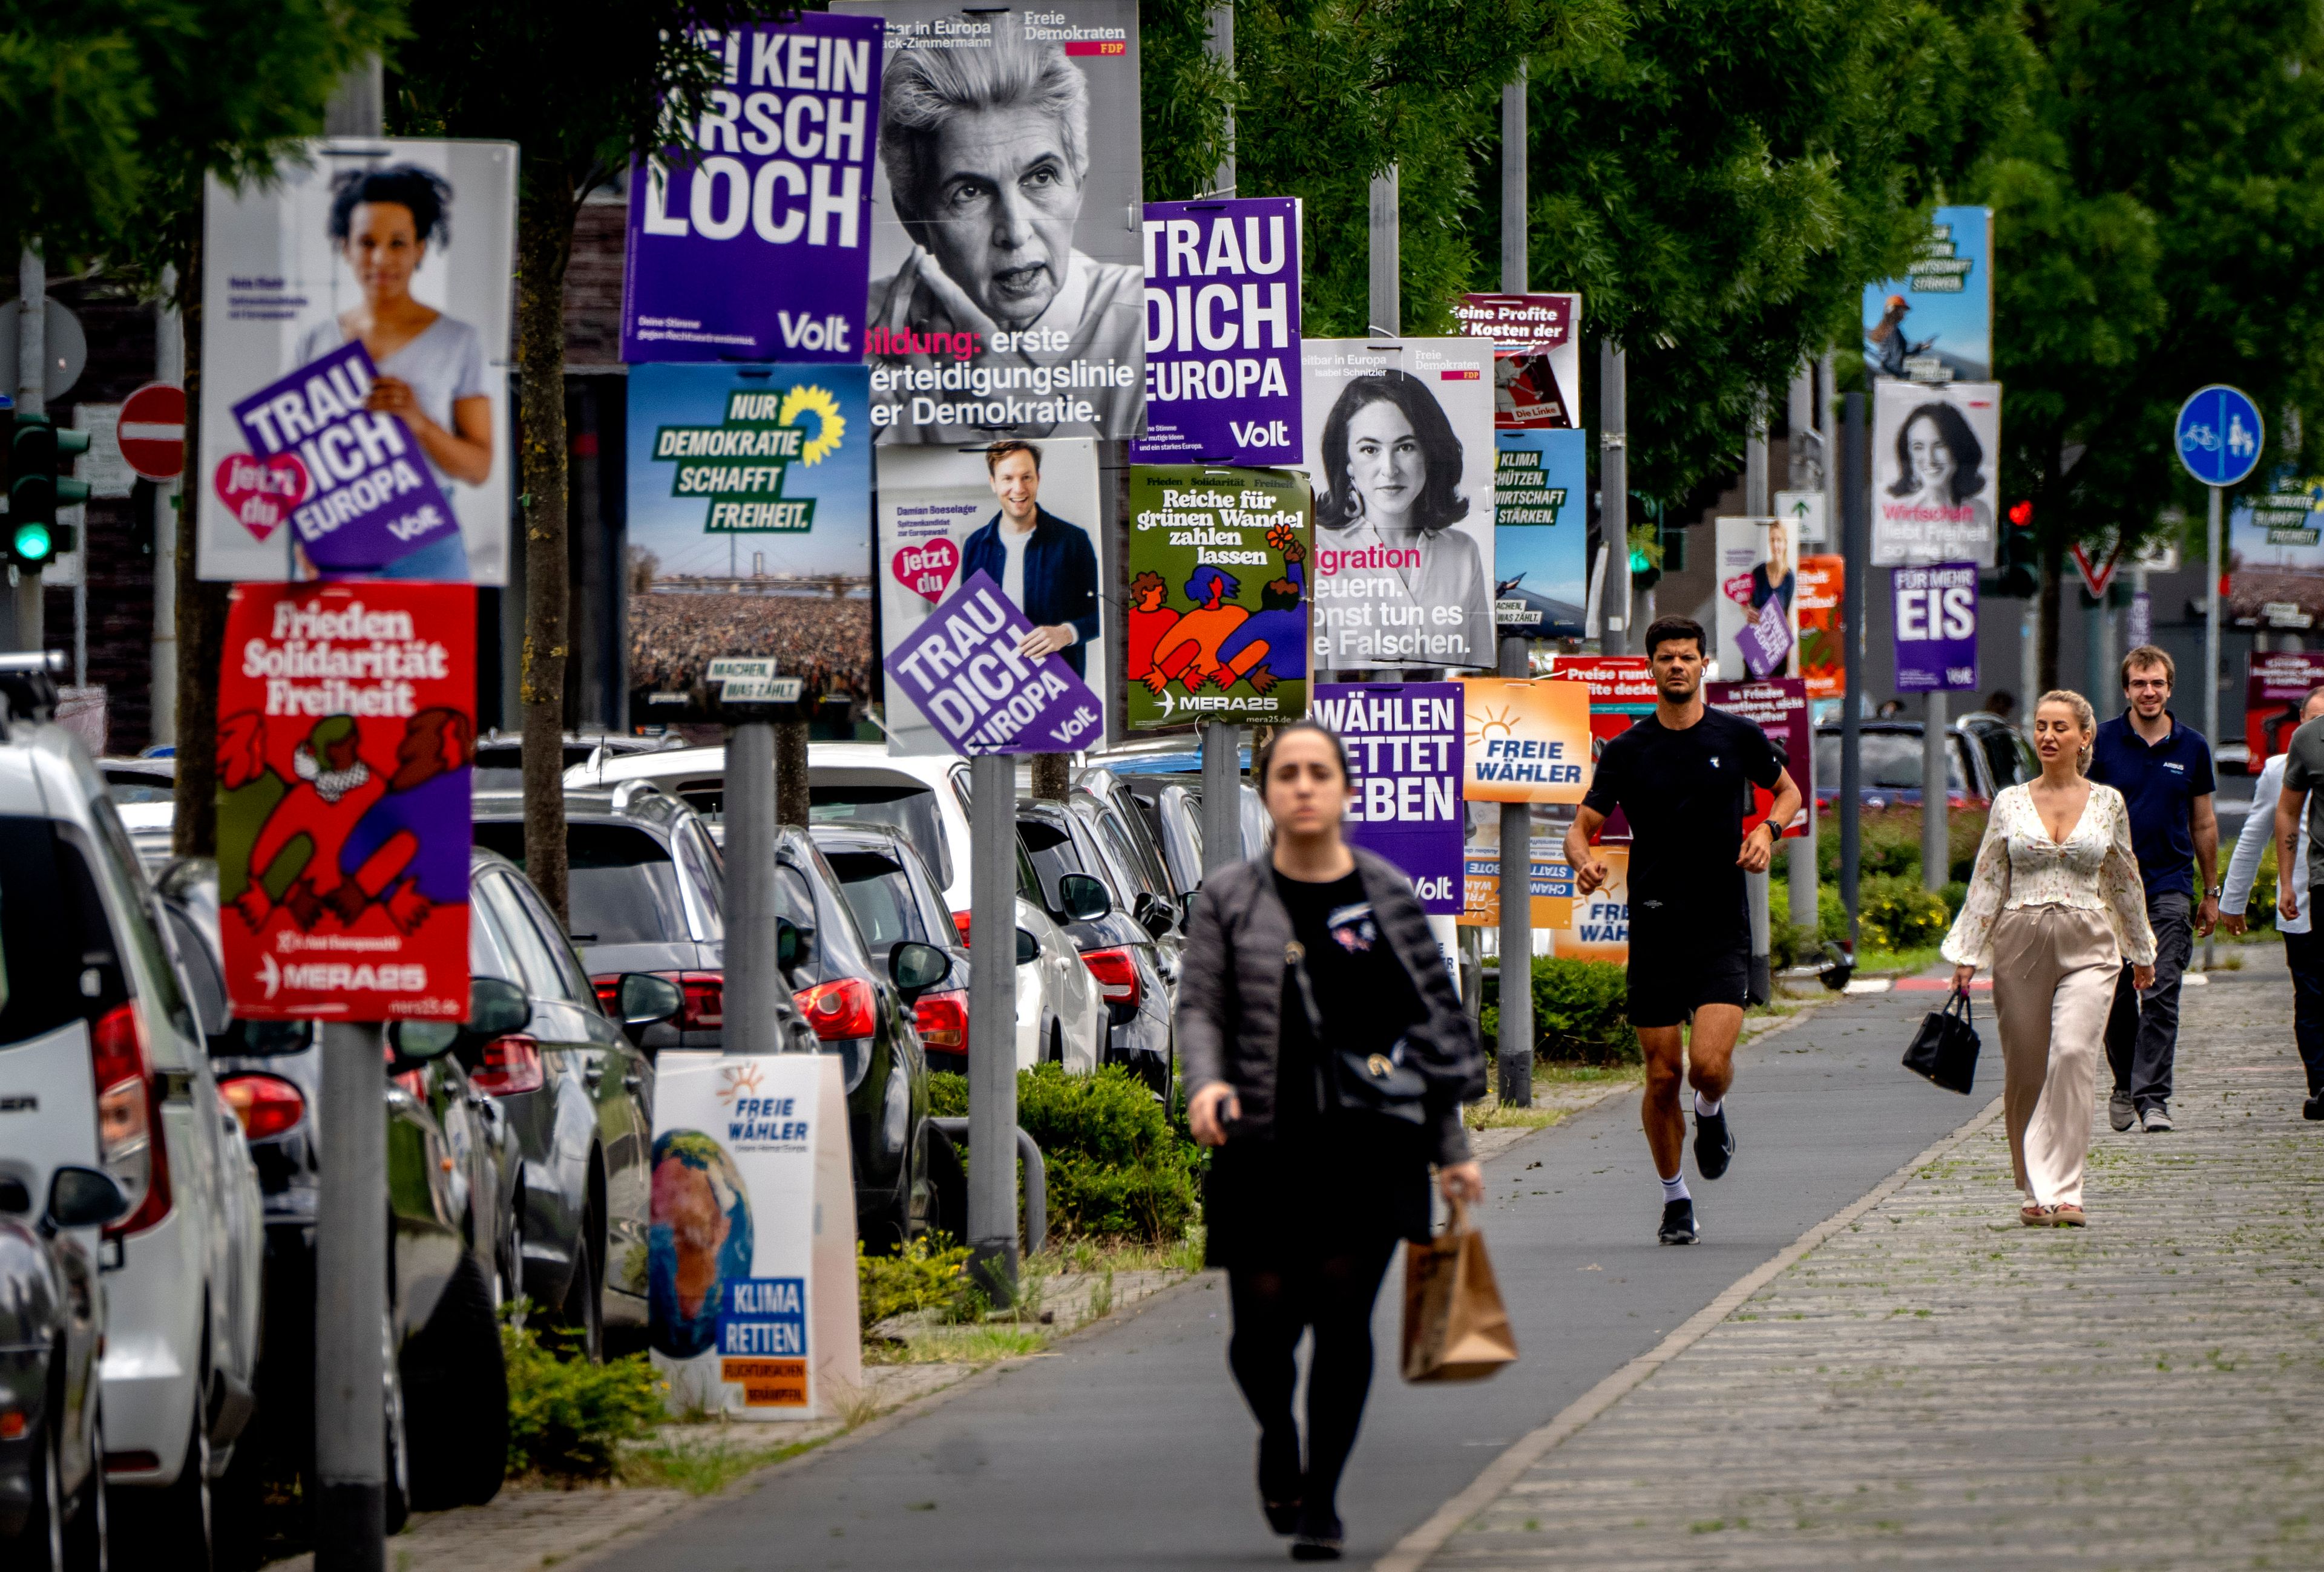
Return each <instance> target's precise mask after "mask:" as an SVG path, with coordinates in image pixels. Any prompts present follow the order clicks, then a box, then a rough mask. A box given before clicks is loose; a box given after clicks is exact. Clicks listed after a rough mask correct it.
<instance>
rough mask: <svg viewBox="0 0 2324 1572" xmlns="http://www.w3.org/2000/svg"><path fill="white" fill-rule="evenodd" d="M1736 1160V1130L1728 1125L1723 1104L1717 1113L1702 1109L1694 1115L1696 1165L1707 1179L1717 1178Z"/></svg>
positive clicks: (1696, 1170) (1698, 1170) (1697, 1169)
mask: <svg viewBox="0 0 2324 1572" xmlns="http://www.w3.org/2000/svg"><path fill="white" fill-rule="evenodd" d="M1734 1160H1735V1132H1734V1131H1732V1130H1730V1129H1729V1128H1728V1127H1727V1109H1726V1107H1725V1106H1724V1105H1723V1104H1722V1105H1721V1106H1720V1110H1719V1111H1718V1112H1717V1113H1715V1114H1706V1113H1703V1112H1702V1111H1701V1110H1700V1109H1698V1110H1696V1112H1695V1116H1694V1167H1695V1172H1698V1173H1700V1174H1701V1175H1702V1177H1703V1178H1705V1179H1717V1178H1718V1177H1719V1176H1720V1174H1722V1173H1725V1172H1727V1165H1728V1164H1729V1163H1732V1162H1733V1161H1734Z"/></svg>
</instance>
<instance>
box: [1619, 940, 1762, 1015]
mask: <svg viewBox="0 0 2324 1572" xmlns="http://www.w3.org/2000/svg"><path fill="white" fill-rule="evenodd" d="M1640 937H1641V935H1640V933H1639V930H1638V925H1637V923H1635V922H1633V923H1632V924H1631V925H1630V968H1629V983H1630V989H1629V991H1630V1025H1633V1026H1637V1027H1646V1028H1651V1027H1655V1026H1676V1025H1682V1024H1683V1023H1684V1022H1685V1021H1686V1020H1687V1018H1688V1017H1689V1016H1692V1015H1693V1014H1694V1012H1695V1011H1696V1009H1697V1008H1699V1007H1701V1006H1703V1005H1733V1006H1734V1007H1736V1008H1737V1009H1738V1010H1739V1009H1741V1008H1742V1007H1744V1006H1745V1005H1746V1004H1747V1003H1748V996H1749V993H1750V988H1751V941H1750V939H1749V937H1748V935H1747V936H1745V937H1744V938H1742V939H1739V940H1733V941H1728V940H1712V941H1711V942H1705V941H1704V940H1703V939H1702V938H1701V935H1699V934H1697V935H1687V934H1684V933H1680V934H1677V935H1674V937H1673V940H1672V942H1669V943H1666V944H1657V943H1654V942H1651V941H1649V942H1648V943H1647V944H1646V946H1645V947H1644V948H1643V949H1642V948H1641V947H1640V945H1639V943H1638V941H1639V938H1640Z"/></svg>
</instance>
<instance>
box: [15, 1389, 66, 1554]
mask: <svg viewBox="0 0 2324 1572" xmlns="http://www.w3.org/2000/svg"><path fill="white" fill-rule="evenodd" d="M49 1416H50V1422H49V1423H48V1424H47V1425H46V1426H45V1427H44V1428H43V1433H42V1436H41V1438H40V1445H39V1446H37V1447H34V1448H32V1457H31V1459H30V1464H29V1466H30V1468H31V1471H32V1477H31V1478H30V1479H27V1480H26V1481H24V1485H25V1490H24V1494H26V1495H28V1496H30V1497H31V1498H32V1512H31V1513H30V1514H29V1515H28V1516H27V1517H26V1518H25V1519H24V1521H23V1526H22V1527H20V1528H18V1529H17V1531H16V1535H15V1540H14V1543H15V1546H16V1549H14V1551H12V1552H10V1556H9V1559H10V1561H11V1562H12V1563H14V1560H15V1558H16V1557H17V1556H20V1555H25V1554H29V1555H31V1556H32V1558H33V1559H32V1560H28V1561H26V1562H24V1563H23V1565H24V1566H26V1567H40V1568H42V1572H64V1566H65V1503H64V1487H63V1485H62V1484H61V1481H62V1480H63V1478H64V1476H65V1475H64V1442H63V1432H62V1431H61V1430H60V1428H59V1427H58V1426H57V1424H56V1422H55V1421H56V1420H57V1419H58V1418H60V1417H61V1416H60V1414H59V1412H58V1410H57V1409H56V1407H55V1406H54V1405H53V1404H51V1407H50V1409H49Z"/></svg>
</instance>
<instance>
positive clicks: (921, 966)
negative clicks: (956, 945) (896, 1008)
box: [888, 939, 952, 1005]
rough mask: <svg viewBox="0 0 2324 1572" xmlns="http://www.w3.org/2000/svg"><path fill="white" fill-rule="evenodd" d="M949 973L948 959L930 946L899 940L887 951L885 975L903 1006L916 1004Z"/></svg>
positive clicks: (950, 966) (947, 956) (950, 968)
mask: <svg viewBox="0 0 2324 1572" xmlns="http://www.w3.org/2000/svg"><path fill="white" fill-rule="evenodd" d="M951 971H952V957H951V956H949V955H946V954H945V952H944V951H941V950H939V949H937V948H936V946H935V945H933V944H922V943H920V942H918V941H917V940H912V939H904V940H899V942H897V944H896V945H895V947H894V948H893V949H891V950H890V951H888V976H889V979H890V980H891V981H893V982H894V983H895V985H896V992H897V993H898V994H899V995H900V996H902V997H903V1000H904V1002H905V1003H906V1004H908V1005H910V1004H918V1002H919V997H920V996H921V995H922V994H924V993H926V992H927V991H928V989H930V988H934V987H936V984H938V983H940V982H942V981H943V980H944V979H945V977H946V976H947V975H949V974H950V973H951Z"/></svg>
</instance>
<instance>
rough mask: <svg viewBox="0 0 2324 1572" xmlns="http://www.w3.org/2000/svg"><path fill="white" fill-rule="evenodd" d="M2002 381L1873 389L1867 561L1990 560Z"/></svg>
mask: <svg viewBox="0 0 2324 1572" xmlns="http://www.w3.org/2000/svg"><path fill="white" fill-rule="evenodd" d="M2000 491H2001V384H2000V383H1999V382H1947V383H1945V384H1944V385H1943V386H1941V387H1923V386H1920V385H1918V384H1915V383H1913V382H1878V383H1876V384H1875V385H1874V388H1873V394H1872V561H1873V565H1875V566H1877V567H1902V566H1904V565H1906V564H1908V563H1932V562H1974V563H1976V564H1977V565H1978V566H1979V567H1991V566H1992V565H1993V540H1994V532H1993V521H1994V519H1995V518H1996V516H1997V514H1998V513H1999V512H2000V508H1999V506H1998V501H1999V497H2000Z"/></svg>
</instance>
